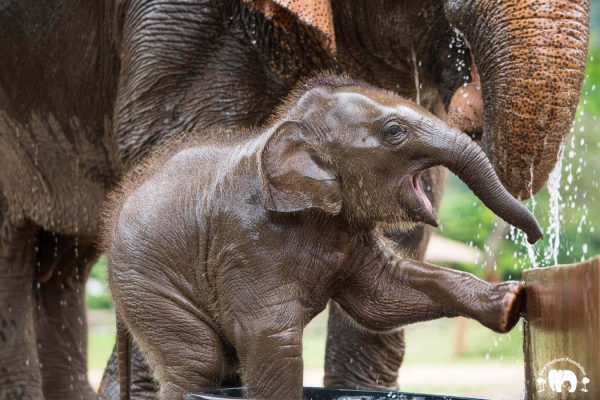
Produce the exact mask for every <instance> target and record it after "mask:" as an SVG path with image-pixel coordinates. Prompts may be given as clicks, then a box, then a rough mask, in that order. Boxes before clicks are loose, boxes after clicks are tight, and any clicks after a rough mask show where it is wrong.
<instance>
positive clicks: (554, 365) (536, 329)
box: [523, 257, 600, 400]
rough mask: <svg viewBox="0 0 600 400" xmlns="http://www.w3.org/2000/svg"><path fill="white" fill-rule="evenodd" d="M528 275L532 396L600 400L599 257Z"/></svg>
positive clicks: (527, 370) (527, 359)
mask: <svg viewBox="0 0 600 400" xmlns="http://www.w3.org/2000/svg"><path fill="white" fill-rule="evenodd" d="M523 278H524V280H525V291H526V292H525V293H526V302H525V317H524V327H525V332H524V344H523V350H524V352H525V381H526V391H527V399H532V400H542V399H582V400H597V399H600V344H599V341H600V257H596V258H593V259H591V260H588V261H585V262H582V263H579V264H573V265H567V266H558V267H549V268H538V269H529V270H526V271H524V273H523Z"/></svg>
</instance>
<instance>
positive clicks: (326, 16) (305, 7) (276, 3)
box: [244, 0, 335, 52]
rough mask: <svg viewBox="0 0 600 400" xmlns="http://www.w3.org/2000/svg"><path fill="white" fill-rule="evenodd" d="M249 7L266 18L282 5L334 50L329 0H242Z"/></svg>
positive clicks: (274, 13) (270, 16)
mask: <svg viewBox="0 0 600 400" xmlns="http://www.w3.org/2000/svg"><path fill="white" fill-rule="evenodd" d="M244 1H245V2H246V3H247V4H249V5H250V6H251V7H253V8H255V9H258V10H260V11H261V12H262V13H263V14H265V16H266V17H267V18H274V17H275V15H276V14H277V7H282V8H285V9H287V10H289V11H290V12H291V13H292V14H294V15H296V16H297V17H298V19H300V21H302V22H304V23H305V24H307V25H309V26H312V27H314V28H316V29H318V30H319V31H321V33H323V34H324V35H325V37H326V38H327V42H328V43H325V45H326V47H328V48H329V49H330V50H331V51H333V52H335V29H334V27H333V12H332V9H331V0H244Z"/></svg>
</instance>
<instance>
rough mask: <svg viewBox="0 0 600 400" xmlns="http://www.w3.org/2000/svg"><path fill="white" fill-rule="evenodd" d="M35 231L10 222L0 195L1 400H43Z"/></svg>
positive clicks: (25, 225)
mask: <svg viewBox="0 0 600 400" xmlns="http://www.w3.org/2000/svg"><path fill="white" fill-rule="evenodd" d="M35 230H36V229H35V227H33V226H31V225H30V224H28V223H26V222H22V223H14V222H12V221H10V220H9V216H8V207H7V205H6V203H5V202H4V198H3V197H2V196H1V195H0V399H36V400H38V399H43V394H42V377H41V372H40V363H39V360H38V351H37V343H36V332H35V307H34V301H33V282H34V270H33V256H34V251H35V250H34V249H35Z"/></svg>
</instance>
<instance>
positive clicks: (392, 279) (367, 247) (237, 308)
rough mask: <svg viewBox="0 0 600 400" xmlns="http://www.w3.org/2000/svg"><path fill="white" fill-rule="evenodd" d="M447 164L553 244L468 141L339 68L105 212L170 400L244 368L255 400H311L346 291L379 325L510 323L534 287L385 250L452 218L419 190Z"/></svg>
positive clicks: (145, 175) (131, 325) (133, 323)
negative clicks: (401, 235) (309, 383)
mask: <svg viewBox="0 0 600 400" xmlns="http://www.w3.org/2000/svg"><path fill="white" fill-rule="evenodd" d="M210 136H213V137H214V138H209V137H210ZM435 165H444V166H446V167H448V168H449V169H450V170H451V171H453V172H455V173H456V174H458V176H459V177H460V178H461V179H462V180H463V181H465V182H466V183H467V184H468V185H469V187H470V188H471V189H472V190H473V191H474V192H475V194H477V195H478V196H479V197H480V198H481V200H482V201H483V202H484V203H485V204H486V205H488V207H490V208H491V209H492V210H493V211H495V212H496V213H498V215H500V216H501V217H502V218H504V219H505V220H507V221H509V222H510V223H512V224H514V225H515V226H517V227H519V228H520V229H522V230H524V231H525V232H526V233H527V236H528V239H529V241H530V242H531V243H535V242H536V241H537V240H539V239H540V238H541V236H542V233H541V229H540V227H539V225H538V224H537V221H536V220H535V218H534V217H533V216H532V215H531V214H530V213H529V212H528V211H527V208H525V207H524V206H523V205H522V204H521V203H519V202H518V201H517V200H516V199H515V198H513V197H512V196H511V195H510V194H509V193H508V192H507V191H506V189H504V187H503V186H502V184H501V183H500V181H499V179H498V177H497V176H496V174H495V173H494V169H493V167H492V166H491V164H490V162H489V160H488V159H487V157H486V156H485V154H484V153H483V151H482V150H481V149H480V148H479V146H478V145H477V144H476V143H475V142H473V141H472V140H471V139H470V138H469V137H468V136H467V135H466V134H464V133H461V132H460V131H458V130H457V129H455V128H451V127H449V126H448V125H446V124H445V123H443V122H442V121H441V120H439V119H437V118H436V117H434V116H433V115H432V114H430V113H428V112H427V111H425V110H423V109H421V108H419V107H417V106H415V105H414V104H413V103H411V102H408V101H405V100H401V99H400V98H399V97H397V96H395V95H393V94H391V93H389V92H386V91H382V90H378V89H375V88H373V87H370V86H367V85H365V84H364V83H361V82H358V81H354V80H349V79H345V78H338V77H336V76H321V77H317V78H314V79H312V80H311V81H309V82H308V83H307V84H306V86H305V88H304V90H302V91H300V93H299V94H298V95H297V96H295V97H293V98H292V99H291V100H289V101H288V107H286V108H285V109H284V110H283V111H282V112H281V114H280V115H279V116H278V118H277V119H276V121H275V123H274V124H273V125H271V126H267V127H265V128H264V129H260V130H258V131H256V132H244V131H241V132H240V131H234V132H232V133H225V132H218V133H217V134H214V133H213V134H212V135H211V134H209V133H206V132H198V133H195V134H191V135H190V137H187V138H186V139H185V140H183V142H176V143H174V144H168V145H167V146H166V149H164V150H162V152H161V153H159V154H158V155H154V156H153V157H151V158H150V159H149V160H146V161H145V162H144V163H143V164H142V166H141V167H140V168H139V169H138V170H136V171H135V172H134V173H133V174H131V175H130V176H126V177H125V179H124V182H123V183H122V187H121V188H120V189H119V190H118V191H117V192H116V193H115V194H114V195H113V196H112V200H111V201H110V202H109V204H108V208H107V220H106V224H105V225H106V226H105V228H104V229H105V232H104V243H105V251H106V252H107V254H108V260H109V264H108V267H109V281H110V287H111V292H112V294H113V299H114V302H115V306H116V311H117V313H118V315H119V316H120V318H121V321H123V322H124V324H125V326H126V328H127V330H128V331H129V332H131V333H132V334H133V336H134V338H135V339H136V343H138V345H139V346H140V347H141V350H142V353H143V354H144V355H145V356H146V358H147V360H148V361H149V362H150V365H151V366H152V368H153V372H154V376H155V378H156V379H157V380H158V383H159V386H160V389H159V398H160V399H165V400H166V399H169V400H177V399H183V393H185V392H188V391H194V390H199V389H201V388H203V387H217V386H221V385H223V382H224V381H225V380H227V377H228V376H231V375H235V374H236V373H238V372H239V374H240V376H241V381H242V384H243V385H244V386H245V388H246V395H247V396H248V397H250V398H262V399H282V400H283V399H296V400H298V399H301V398H302V330H303V328H304V326H305V325H306V324H307V323H308V322H309V321H310V320H311V319H312V318H314V317H315V316H316V315H317V314H318V313H319V312H321V311H322V310H323V309H324V308H325V306H326V304H327V302H328V301H329V300H330V299H332V300H333V301H335V303H336V304H337V305H339V306H340V308H341V309H342V310H343V311H344V312H345V313H347V314H348V316H349V317H350V318H352V320H353V321H355V323H357V324H359V325H360V326H361V327H363V328H365V329H368V330H371V331H379V332H385V331H389V330H394V329H398V328H400V327H401V326H403V325H405V324H409V323H413V322H418V321H425V320H430V319H434V318H440V317H452V316H457V315H464V316H467V317H470V318H474V319H476V320H478V321H479V322H481V323H482V324H484V325H485V326H487V327H489V328H491V329H493V330H495V331H498V332H506V331H508V330H510V329H511V328H512V327H513V326H514V325H515V324H516V322H517V321H518V318H519V306H520V299H521V293H522V292H521V284H520V283H519V282H503V283H500V284H489V283H487V282H484V281H482V280H479V279H477V278H476V277H474V276H473V275H470V274H467V273H464V272H459V271H455V270H451V269H446V268H441V267H436V266H433V265H430V264H427V263H423V262H419V261H414V260H411V259H409V258H404V257H400V256H398V255H397V254H396V253H394V251H393V249H392V248H390V247H389V246H387V245H386V244H385V243H384V242H385V239H383V238H382V236H381V232H380V230H379V228H380V227H381V226H382V225H391V226H402V227H403V228H404V229H406V230H411V228H412V227H414V226H415V224H419V223H423V222H425V223H428V224H430V225H434V226H435V225H436V220H435V216H434V214H433V209H432V206H431V204H430V202H429V200H428V199H427V197H426V196H425V194H424V193H423V191H422V189H421V187H420V183H419V176H420V174H421V172H422V171H423V170H424V169H425V168H428V167H431V166H435ZM120 332H123V330H121V329H120ZM119 343H121V338H120V341H119ZM121 351H125V352H126V351H127V350H126V348H122V347H120V348H119V352H121ZM119 357H121V354H119ZM124 359H125V360H126V358H124ZM119 365H120V368H121V366H123V367H124V368H123V369H126V368H125V364H124V363H120V364H119ZM126 386H127V385H122V387H126ZM122 398H128V396H122Z"/></svg>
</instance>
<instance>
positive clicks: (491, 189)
mask: <svg viewBox="0 0 600 400" xmlns="http://www.w3.org/2000/svg"><path fill="white" fill-rule="evenodd" d="M444 134H445V135H446V137H447V138H448V139H447V141H446V145H447V148H446V149H442V151H441V154H440V157H441V163H442V164H443V165H444V166H446V167H447V168H448V169H450V171H452V172H453V173H454V174H456V175H457V176H458V177H459V178H460V179H461V180H462V181H463V182H465V183H466V184H467V186H469V188H470V189H471V190H472V191H473V193H475V195H476V196H477V197H478V198H479V199H481V201H482V202H483V203H484V204H485V205H486V206H487V207H488V208H489V209H490V210H492V211H493V212H494V213H495V214H496V215H498V216H499V217H501V218H502V219H503V220H505V221H506V222H508V223H509V224H511V225H513V226H515V227H517V228H519V229H520V230H522V231H523V232H525V233H526V234H527V240H528V241H529V243H535V242H537V241H538V240H539V239H541V238H542V236H543V235H542V229H541V228H540V225H539V224H538V222H537V220H536V219H535V217H534V216H533V215H532V214H531V212H529V210H528V209H527V207H525V206H524V205H523V204H521V203H520V202H519V201H518V200H517V199H515V198H514V197H513V196H512V195H511V194H510V193H509V192H508V191H507V190H506V189H505V188H504V186H503V185H502V183H501V182H500V179H499V178H498V175H496V172H495V171H494V168H493V167H492V164H491V163H490V161H489V159H488V158H487V156H486V155H485V153H484V152H483V150H481V148H480V147H479V146H478V145H477V144H476V143H475V142H474V141H472V140H471V138H469V136H468V135H466V134H464V133H462V132H460V131H458V130H456V129H448V131H447V132H445V133H444Z"/></svg>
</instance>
